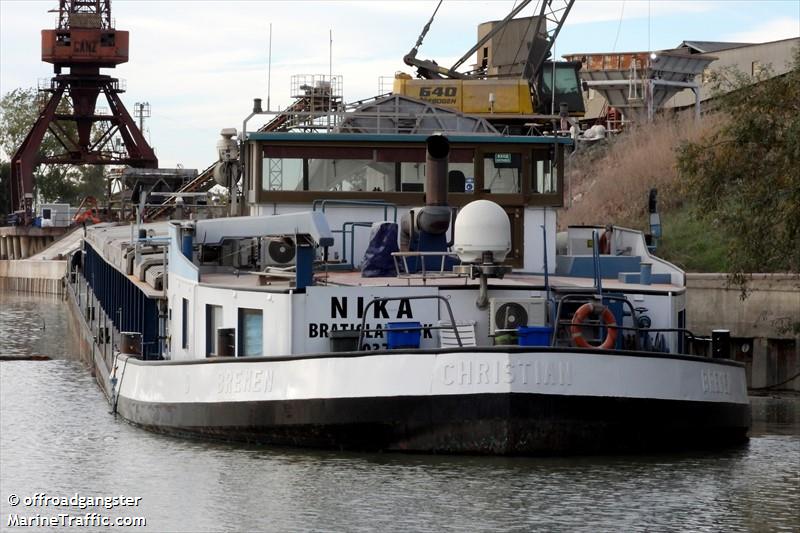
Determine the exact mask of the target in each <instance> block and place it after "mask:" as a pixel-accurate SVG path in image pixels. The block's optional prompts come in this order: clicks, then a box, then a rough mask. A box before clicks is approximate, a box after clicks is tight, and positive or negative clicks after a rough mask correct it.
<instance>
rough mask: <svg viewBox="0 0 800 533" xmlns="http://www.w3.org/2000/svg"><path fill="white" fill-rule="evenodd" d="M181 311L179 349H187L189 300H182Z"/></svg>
mask: <svg viewBox="0 0 800 533" xmlns="http://www.w3.org/2000/svg"><path fill="white" fill-rule="evenodd" d="M182 300H183V305H182V309H181V348H183V349H184V350H186V349H187V348H189V300H187V299H186V298H183V299H182Z"/></svg>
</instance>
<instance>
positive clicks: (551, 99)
mask: <svg viewBox="0 0 800 533" xmlns="http://www.w3.org/2000/svg"><path fill="white" fill-rule="evenodd" d="M531 2H532V0H523V1H522V2H520V3H519V5H517V6H516V7H515V8H514V9H512V10H511V12H510V13H508V15H506V17H505V18H504V19H503V20H501V21H498V22H488V23H484V24H481V25H480V26H479V28H478V34H479V39H478V42H477V43H476V44H475V45H474V46H473V47H472V48H470V49H469V50H468V51H467V52H466V53H465V54H464V55H462V56H461V57H460V58H459V59H458V60H457V61H456V62H455V63H454V64H453V66H451V67H449V68H447V67H444V66H441V65H439V64H438V63H436V62H435V61H432V60H429V59H419V58H418V57H417V53H418V51H419V48H420V46H421V45H422V41H423V40H424V39H425V36H426V35H427V33H428V31H429V30H430V27H431V23H432V22H433V20H434V18H435V17H436V13H437V12H438V11H439V8H440V7H441V5H442V0H440V1H439V4H438V5H437V6H436V9H435V10H434V12H433V15H432V16H431V18H430V20H428V22H427V23H426V24H425V26H424V28H423V29H422V33H421V34H420V36H419V37H418V38H417V42H416V43H415V44H414V47H413V48H412V49H411V51H410V52H409V53H408V54H406V55H405V57H404V58H403V61H404V62H405V64H406V65H408V66H411V67H415V68H416V74H417V79H414V78H412V76H411V75H409V74H406V73H403V72H398V73H397V74H396V75H395V80H394V87H393V92H394V93H395V94H400V95H404V96H408V97H411V98H416V99H418V100H423V101H426V102H429V103H432V104H436V105H441V106H444V107H449V108H452V109H456V110H458V111H461V112H463V113H467V114H473V115H479V116H483V117H484V118H486V119H487V120H489V121H490V122H492V123H494V124H499V125H502V126H506V127H511V128H512V129H513V128H519V127H520V126H521V125H522V124H526V123H531V122H534V123H536V122H538V123H547V122H550V121H552V120H553V119H555V118H556V116H560V117H562V118H563V117H566V116H583V113H584V105H583V97H582V94H581V86H580V79H579V77H578V71H579V70H580V67H581V65H580V63H579V62H569V61H558V62H554V61H549V60H548V57H549V55H550V52H551V50H552V48H553V44H554V42H555V39H556V37H557V36H558V34H559V32H560V31H561V28H562V27H563V25H564V21H565V20H566V17H567V15H568V14H569V12H570V10H571V9H572V5H573V4H574V3H575V0H539V4H538V15H537V16H534V17H527V18H516V19H515V18H514V17H515V16H516V15H517V14H519V13H520V12H521V11H522V10H523V9H524V8H525V7H527V6H528V5H529V4H530V3H531ZM548 23H549V26H550V27H549V29H548ZM514 45H517V46H516V52H515V53H514V52H513V46H514ZM476 52H477V53H478V63H477V64H476V65H474V67H473V68H472V69H471V70H468V71H463V72H462V71H459V70H458V69H459V67H461V66H462V65H463V64H464V63H465V62H466V61H467V60H468V59H469V58H470V57H471V56H472V55H473V54H474V53H476ZM553 69H555V73H554V72H553ZM553 82H555V83H553ZM553 85H555V95H554V94H553V90H552V86H553Z"/></svg>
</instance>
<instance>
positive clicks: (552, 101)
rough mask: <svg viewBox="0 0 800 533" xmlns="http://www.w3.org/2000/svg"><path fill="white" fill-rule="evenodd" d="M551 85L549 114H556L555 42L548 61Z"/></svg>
mask: <svg viewBox="0 0 800 533" xmlns="http://www.w3.org/2000/svg"><path fill="white" fill-rule="evenodd" d="M550 71H551V74H552V78H551V79H552V85H550V93H551V94H550V96H551V99H550V114H551V115H555V114H556V43H553V60H552V61H551V62H550Z"/></svg>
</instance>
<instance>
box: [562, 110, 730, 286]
mask: <svg viewBox="0 0 800 533" xmlns="http://www.w3.org/2000/svg"><path fill="white" fill-rule="evenodd" d="M720 124H721V119H720V118H719V117H718V116H713V115H709V116H705V117H704V118H703V119H702V121H701V122H700V123H695V122H694V118H693V117H691V116H683V117H674V116H672V117H669V116H667V117H661V118H659V119H657V120H656V121H655V122H653V123H652V124H644V125H640V126H632V127H630V128H629V129H628V130H627V131H625V132H624V133H622V134H621V135H618V136H616V137H613V138H609V139H608V140H606V141H604V142H603V143H602V144H599V145H595V146H589V147H585V148H584V149H583V150H581V151H580V152H578V153H576V154H573V155H572V156H571V157H570V158H569V161H568V164H567V170H566V176H565V177H566V179H565V187H567V191H566V196H567V197H568V198H567V200H566V204H567V208H566V209H565V210H564V211H563V212H562V213H561V214H560V215H559V226H560V229H566V227H567V226H569V225H581V224H598V225H605V224H616V225H618V226H625V227H629V228H634V229H640V230H643V231H645V232H648V231H649V229H650V228H649V214H648V209H647V207H648V193H649V191H650V189H651V188H656V189H658V211H659V213H660V215H661V225H662V234H663V238H662V241H661V243H659V244H660V246H659V249H658V250H657V252H656V255H658V256H659V257H662V258H664V259H666V260H668V261H670V262H673V263H674V264H675V265H677V266H679V267H680V268H683V269H684V270H686V271H688V272H725V271H727V261H726V242H725V238H724V236H723V235H722V234H721V232H720V231H719V230H718V229H716V228H715V227H713V224H709V223H707V222H705V221H700V220H698V218H697V214H696V213H695V212H694V211H693V210H692V208H691V206H690V205H689V203H688V199H687V198H686V194H685V192H684V188H683V187H682V184H681V180H680V176H679V175H678V171H677V168H676V161H677V149H678V148H679V146H680V145H681V143H682V142H684V141H695V142H696V141H698V140H699V139H701V138H703V137H704V136H705V135H706V134H708V133H709V132H711V131H713V130H714V129H716V128H718V127H719V126H720Z"/></svg>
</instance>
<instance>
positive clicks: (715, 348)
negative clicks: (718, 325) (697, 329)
mask: <svg viewBox="0 0 800 533" xmlns="http://www.w3.org/2000/svg"><path fill="white" fill-rule="evenodd" d="M711 357H712V358H714V359H730V358H731V331H730V330H729V329H715V330H713V331H712V332H711Z"/></svg>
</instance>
